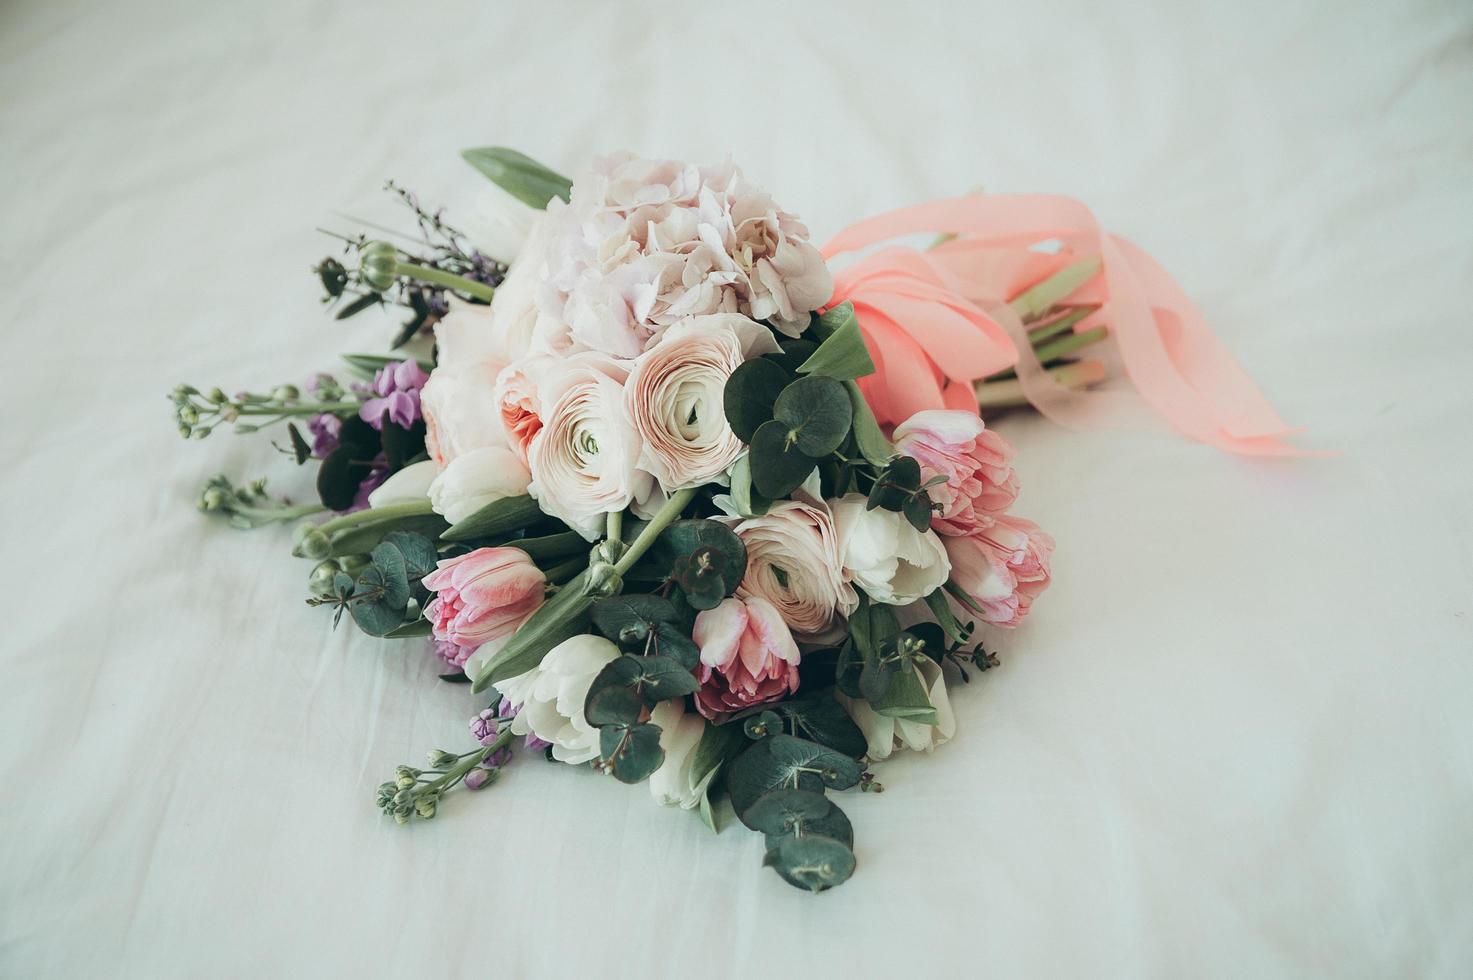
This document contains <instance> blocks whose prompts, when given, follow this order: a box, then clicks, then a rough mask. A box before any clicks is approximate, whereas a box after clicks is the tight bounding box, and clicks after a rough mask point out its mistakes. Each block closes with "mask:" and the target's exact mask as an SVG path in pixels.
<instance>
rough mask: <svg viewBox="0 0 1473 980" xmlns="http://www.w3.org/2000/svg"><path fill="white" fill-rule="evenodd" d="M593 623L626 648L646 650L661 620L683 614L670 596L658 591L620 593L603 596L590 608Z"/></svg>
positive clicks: (666, 621) (667, 620)
mask: <svg viewBox="0 0 1473 980" xmlns="http://www.w3.org/2000/svg"><path fill="white" fill-rule="evenodd" d="M589 612H590V613H591V614H592V616H593V625H594V626H595V627H597V629H598V631H599V632H600V633H602V634H603V635H604V636H606V637H608V638H609V639H611V640H613V641H614V642H615V643H617V644H619V646H620V647H621V648H623V649H625V650H632V651H640V652H642V651H643V650H644V647H645V645H646V644H647V643H648V641H649V636H650V633H651V632H653V631H654V630H655V627H656V626H657V625H658V624H659V623H674V622H676V621H677V620H678V619H679V618H680V614H679V613H677V612H676V611H675V605H674V603H672V602H671V601H670V600H669V599H666V598H663V597H661V596H657V595H617V596H610V597H609V598H607V599H600V600H598V601H597V602H595V603H594V604H593V607H592V608H591V609H590V610H589Z"/></svg>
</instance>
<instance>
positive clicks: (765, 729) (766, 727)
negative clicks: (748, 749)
mask: <svg viewBox="0 0 1473 980" xmlns="http://www.w3.org/2000/svg"><path fill="white" fill-rule="evenodd" d="M782 730H783V720H782V719H781V718H779V717H778V714H777V712H776V711H764V712H762V713H761V714H756V715H753V716H752V717H750V718H748V719H747V720H746V721H744V722H742V733H743V734H744V735H746V736H747V737H748V738H750V739H751V740H752V741H754V742H755V741H757V740H758V739H761V738H766V737H767V736H769V735H776V734H777V733H778V732H780V731H782Z"/></svg>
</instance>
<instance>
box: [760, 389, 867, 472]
mask: <svg viewBox="0 0 1473 980" xmlns="http://www.w3.org/2000/svg"><path fill="white" fill-rule="evenodd" d="M772 416H773V418H774V419H775V420H776V421H778V422H781V423H782V424H783V425H784V426H786V427H787V430H788V437H789V438H790V439H791V440H792V441H793V442H794V444H795V445H796V446H797V447H798V450H799V451H800V452H802V453H803V454H804V455H805V456H808V457H809V458H811V459H819V458H822V457H824V456H827V455H829V454H830V453H832V452H833V451H834V450H836V449H838V448H839V447H840V446H841V445H843V444H844V439H845V437H846V436H848V435H849V430H850V428H851V427H852V425H853V423H854V410H853V408H852V407H851V406H850V404H849V396H848V394H847V393H846V392H845V391H844V386H843V385H842V384H841V383H839V382H838V381H835V380H834V379H833V378H828V377H823V376H821V375H811V376H809V377H806V378H799V379H798V380H797V381H794V382H793V383H792V384H790V385H788V386H787V387H786V388H784V389H783V392H782V394H781V395H778V396H777V401H776V402H774V403H773V406H772ZM759 489H760V487H759ZM768 496H775V495H773V494H768Z"/></svg>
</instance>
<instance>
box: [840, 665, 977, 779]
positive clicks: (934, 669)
mask: <svg viewBox="0 0 1473 980" xmlns="http://www.w3.org/2000/svg"><path fill="white" fill-rule="evenodd" d="M914 669H915V671H916V674H917V676H918V677H919V678H920V681H921V686H922V687H923V688H925V689H926V693H927V694H928V695H929V696H930V698H931V705H932V706H933V707H934V708H935V709H936V723H935V724H934V725H930V724H925V723H923V722H917V721H908V720H906V719H903V718H891V717H889V716H888V715H882V714H880V713H879V712H877V711H875V709H874V708H872V707H870V704H869V702H868V701H865V700H864V699H862V698H849V697H846V696H845V695H843V694H842V693H839V692H837V691H836V692H834V697H836V698H837V699H838V700H839V703H840V704H842V705H843V706H844V708H845V710H847V711H848V712H849V717H850V718H853V719H854V723H855V724H856V725H858V726H859V730H860V731H862V732H864V740H865V742H866V743H868V746H869V748H868V750H867V754H868V755H869V757H870V759H871V760H873V761H876V762H878V761H879V760H881V759H888V758H889V757H890V753H892V752H894V751H895V750H896V749H911V750H912V751H916V752H930V751H931V750H932V749H934V748H936V746H938V745H943V744H945V743H946V742H949V741H951V737H952V736H953V735H955V734H956V716H955V715H953V714H952V713H951V699H950V698H949V697H948V696H947V694H946V678H945V677H944V676H943V675H942V672H941V665H940V664H938V663H936V662H935V661H934V660H932V659H931V658H929V657H923V658H922V659H921V661H920V663H919V664H917V665H916V666H915V668H914Z"/></svg>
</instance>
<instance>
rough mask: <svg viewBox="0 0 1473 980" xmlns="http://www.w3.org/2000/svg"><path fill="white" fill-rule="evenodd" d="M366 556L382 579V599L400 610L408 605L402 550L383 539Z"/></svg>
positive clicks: (406, 566)
mask: <svg viewBox="0 0 1473 980" xmlns="http://www.w3.org/2000/svg"><path fill="white" fill-rule="evenodd" d="M368 557H369V560H370V561H372V562H373V567H374V568H376V569H378V571H379V574H380V577H381V578H382V579H383V585H382V588H383V590H384V592H383V601H384V602H385V603H386V604H387V605H389V606H391V607H393V608H395V609H400V610H402V609H403V608H404V607H405V606H407V605H409V563H408V562H406V561H405V560H404V552H402V551H400V550H399V549H398V548H396V547H394V545H392V544H390V543H389V542H387V541H385V542H383V543H381V544H379V546H378V547H377V548H374V549H373V552H372V554H370V555H369V556H368ZM394 625H395V626H397V625H399V624H398V623H395V624H394Z"/></svg>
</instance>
